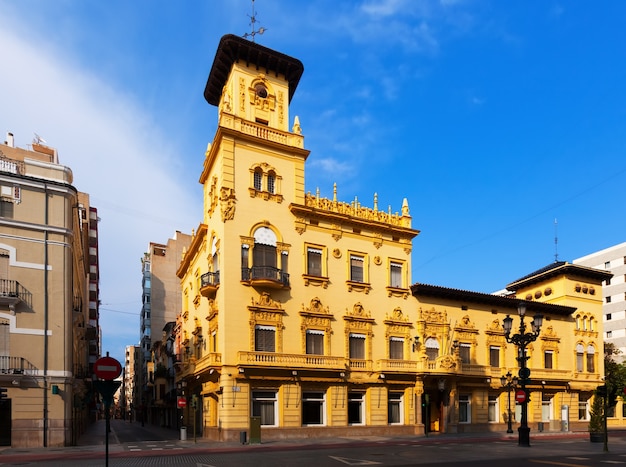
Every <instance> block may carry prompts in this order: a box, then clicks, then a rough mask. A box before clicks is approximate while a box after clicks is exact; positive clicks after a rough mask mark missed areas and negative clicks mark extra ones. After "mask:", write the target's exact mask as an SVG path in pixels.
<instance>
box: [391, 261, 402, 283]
mask: <svg viewBox="0 0 626 467" xmlns="http://www.w3.org/2000/svg"><path fill="white" fill-rule="evenodd" d="M389 286H390V287H396V288H399V289H400V288H402V287H403V284H402V263H399V262H397V261H392V262H391V263H389Z"/></svg>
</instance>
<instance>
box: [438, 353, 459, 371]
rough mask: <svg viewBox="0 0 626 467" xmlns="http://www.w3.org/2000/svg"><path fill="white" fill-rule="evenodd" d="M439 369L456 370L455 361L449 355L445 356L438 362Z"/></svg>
mask: <svg viewBox="0 0 626 467" xmlns="http://www.w3.org/2000/svg"><path fill="white" fill-rule="evenodd" d="M439 367H440V368H442V369H444V370H454V369H455V368H456V360H455V359H454V358H453V357H451V356H450V355H446V356H444V357H442V358H441V360H439Z"/></svg>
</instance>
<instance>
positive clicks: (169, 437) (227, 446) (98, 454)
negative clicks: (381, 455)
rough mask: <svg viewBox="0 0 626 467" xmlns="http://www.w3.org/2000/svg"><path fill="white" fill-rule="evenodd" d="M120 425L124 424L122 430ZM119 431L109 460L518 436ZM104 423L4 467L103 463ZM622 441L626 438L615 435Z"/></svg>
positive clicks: (14, 451) (560, 435) (14, 457)
mask: <svg viewBox="0 0 626 467" xmlns="http://www.w3.org/2000/svg"><path fill="white" fill-rule="evenodd" d="M122 424H125V426H124V425H122ZM116 427H117V428H118V429H123V428H128V427H129V422H126V421H122V420H114V421H112V423H111V432H110V433H109V457H111V458H114V457H117V458H119V457H142V456H151V455H154V449H155V446H158V449H159V454H160V455H168V454H167V453H168V451H170V452H171V454H170V455H180V454H181V453H185V454H187V453H192V452H198V453H205V454H206V453H215V454H217V453H228V452H235V451H240V450H250V451H271V450H293V449H301V448H306V447H310V446H315V447H316V448H317V449H323V448H332V447H337V446H338V445H350V446H352V447H358V446H371V445H379V444H387V445H394V444H397V445H405V444H411V445H418V444H431V443H437V444H439V443H444V444H448V443H450V444H452V443H459V442H461V443H471V442H485V441H488V440H490V441H507V440H510V441H511V442H512V443H515V442H516V440H517V434H516V433H515V434H506V433H499V432H497V433H494V432H486V433H458V434H438V433H437V434H430V436H428V437H425V436H404V437H392V436H389V437H384V436H373V437H356V438H302V439H288V440H271V441H264V442H262V443H261V444H253V445H250V444H246V445H242V444H240V443H238V442H215V441H209V440H206V439H203V438H197V439H196V441H195V442H194V440H193V438H191V439H190V438H189V437H188V438H187V440H186V441H181V440H180V439H179V431H178V430H173V429H169V428H162V427H158V426H154V425H150V424H147V423H146V424H145V425H144V426H143V427H142V426H141V424H140V423H137V422H135V423H133V424H132V428H133V430H141V431H142V433H141V434H142V438H143V439H146V440H148V439H150V438H152V439H153V441H137V442H131V443H120V442H119V440H118V436H117V434H116ZM105 430H106V422H105V421H104V420H100V421H98V422H96V423H94V424H93V425H91V426H90V427H89V428H88V429H87V431H86V432H85V433H84V434H83V435H82V436H81V437H80V439H79V440H78V443H77V446H70V447H54V448H10V447H7V448H2V447H0V464H4V463H12V462H13V463H15V462H36V461H44V460H54V459H60V458H64V459H102V458H104V456H105V451H106V446H105V442H106V431H105ZM611 434H612V435H613V434H615V435H617V436H623V435H624V433H611ZM531 438H532V439H536V440H539V439H546V438H548V439H580V440H581V442H582V441H583V440H584V441H586V442H589V441H588V440H589V435H588V433H587V432H543V433H539V432H534V433H532V435H531Z"/></svg>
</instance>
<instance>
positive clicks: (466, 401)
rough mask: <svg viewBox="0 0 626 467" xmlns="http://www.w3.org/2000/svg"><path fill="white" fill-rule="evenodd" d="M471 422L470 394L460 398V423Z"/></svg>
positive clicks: (462, 395)
mask: <svg viewBox="0 0 626 467" xmlns="http://www.w3.org/2000/svg"><path fill="white" fill-rule="evenodd" d="M471 421H472V412H471V405H470V396H469V395H468V394H461V395H460V396H459V423H470V422H471Z"/></svg>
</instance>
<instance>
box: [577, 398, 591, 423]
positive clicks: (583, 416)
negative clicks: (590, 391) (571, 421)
mask: <svg viewBox="0 0 626 467" xmlns="http://www.w3.org/2000/svg"><path fill="white" fill-rule="evenodd" d="M578 420H589V401H579V402H578Z"/></svg>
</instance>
